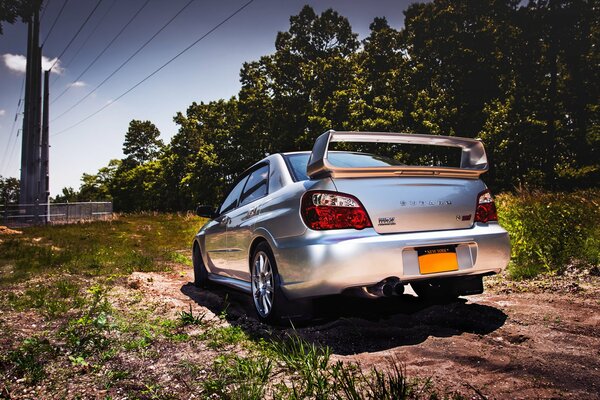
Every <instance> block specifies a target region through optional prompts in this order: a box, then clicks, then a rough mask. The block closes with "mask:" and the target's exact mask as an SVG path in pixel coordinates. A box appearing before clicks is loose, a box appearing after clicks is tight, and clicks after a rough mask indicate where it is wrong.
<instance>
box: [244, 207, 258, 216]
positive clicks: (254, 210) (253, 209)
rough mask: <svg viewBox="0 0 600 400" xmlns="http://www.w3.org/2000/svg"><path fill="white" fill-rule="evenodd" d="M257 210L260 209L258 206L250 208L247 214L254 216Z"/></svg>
mask: <svg viewBox="0 0 600 400" xmlns="http://www.w3.org/2000/svg"><path fill="white" fill-rule="evenodd" d="M257 211H258V207H254V208H251V209H250V210H248V214H246V215H247V216H248V217H254V216H255V215H256V212H257Z"/></svg>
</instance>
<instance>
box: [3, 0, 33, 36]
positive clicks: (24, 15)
mask: <svg viewBox="0 0 600 400" xmlns="http://www.w3.org/2000/svg"><path fill="white" fill-rule="evenodd" d="M42 3H43V0H2V1H0V35H2V33H3V30H2V22H8V23H9V24H14V23H15V22H16V21H17V19H21V21H23V22H28V21H29V20H30V19H31V17H32V16H33V13H34V12H35V10H36V9H38V10H39V9H40V8H41V6H42Z"/></svg>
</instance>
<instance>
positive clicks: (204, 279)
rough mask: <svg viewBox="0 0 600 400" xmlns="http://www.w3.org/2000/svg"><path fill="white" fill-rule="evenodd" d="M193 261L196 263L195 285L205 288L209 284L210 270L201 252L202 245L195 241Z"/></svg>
mask: <svg viewBox="0 0 600 400" xmlns="http://www.w3.org/2000/svg"><path fill="white" fill-rule="evenodd" d="M192 262H193V264H194V286H196V287H198V288H205V287H207V286H208V271H207V270H206V267H205V266H204V261H203V260H202V254H201V253H200V246H199V245H198V244H197V243H195V244H194V250H193V253H192Z"/></svg>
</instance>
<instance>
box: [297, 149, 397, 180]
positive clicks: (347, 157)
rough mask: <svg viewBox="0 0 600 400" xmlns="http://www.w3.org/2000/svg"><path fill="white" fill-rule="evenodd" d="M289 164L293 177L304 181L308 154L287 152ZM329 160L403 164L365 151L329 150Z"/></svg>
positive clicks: (344, 164)
mask: <svg viewBox="0 0 600 400" xmlns="http://www.w3.org/2000/svg"><path fill="white" fill-rule="evenodd" d="M286 157H287V159H288V161H289V165H290V167H291V169H292V173H293V174H294V177H295V178H296V180H298V181H304V180H307V179H308V175H306V165H307V164H308V158H309V157H310V154H309V153H307V154H289V155H286ZM327 158H328V159H329V162H330V163H331V164H333V165H335V166H336V167H346V168H355V167H389V166H391V165H403V164H402V163H400V162H399V161H397V160H394V159H391V158H387V157H381V156H375V155H373V154H366V153H342V152H340V153H334V152H330V153H328V154H327Z"/></svg>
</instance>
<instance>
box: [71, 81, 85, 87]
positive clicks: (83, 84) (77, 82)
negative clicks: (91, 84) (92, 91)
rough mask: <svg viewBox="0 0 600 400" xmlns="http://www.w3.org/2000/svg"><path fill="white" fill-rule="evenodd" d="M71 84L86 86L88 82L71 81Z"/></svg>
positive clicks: (72, 85) (73, 85)
mask: <svg viewBox="0 0 600 400" xmlns="http://www.w3.org/2000/svg"><path fill="white" fill-rule="evenodd" d="M69 86H71V87H84V86H87V83H85V82H84V81H75V82H73V83H71V84H70V85H69Z"/></svg>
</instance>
